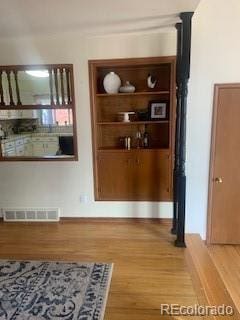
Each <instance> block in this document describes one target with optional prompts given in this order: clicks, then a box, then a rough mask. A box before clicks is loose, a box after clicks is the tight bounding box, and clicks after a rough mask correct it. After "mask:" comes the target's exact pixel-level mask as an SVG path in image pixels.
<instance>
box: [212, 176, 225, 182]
mask: <svg viewBox="0 0 240 320" xmlns="http://www.w3.org/2000/svg"><path fill="white" fill-rule="evenodd" d="M214 181H215V182H216V183H222V182H223V180H222V178H221V177H217V178H215V179H214Z"/></svg>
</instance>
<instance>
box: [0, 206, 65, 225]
mask: <svg viewBox="0 0 240 320" xmlns="http://www.w3.org/2000/svg"><path fill="white" fill-rule="evenodd" d="M59 218H60V209H59V208H21V209H19V208H18V209H17V208H7V209H6V208H5V209H3V219H4V221H15V222H16V221H33V222H34V221H36V222H37V221H38V222H39V221H41V222H50V221H52V222H53V221H59Z"/></svg>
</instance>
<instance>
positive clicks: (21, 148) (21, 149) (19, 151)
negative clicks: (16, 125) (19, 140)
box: [16, 144, 24, 157]
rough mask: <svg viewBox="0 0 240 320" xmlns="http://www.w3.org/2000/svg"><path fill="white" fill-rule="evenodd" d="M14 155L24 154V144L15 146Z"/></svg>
mask: <svg viewBox="0 0 240 320" xmlns="http://www.w3.org/2000/svg"><path fill="white" fill-rule="evenodd" d="M16 155H17V156H18V157H23V156H24V145H23V144H22V145H20V146H16Z"/></svg>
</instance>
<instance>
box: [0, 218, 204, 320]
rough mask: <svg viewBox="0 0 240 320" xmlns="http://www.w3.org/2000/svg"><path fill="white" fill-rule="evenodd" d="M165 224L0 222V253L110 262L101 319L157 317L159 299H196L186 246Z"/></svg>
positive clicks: (1, 255) (181, 301)
mask: <svg viewBox="0 0 240 320" xmlns="http://www.w3.org/2000/svg"><path fill="white" fill-rule="evenodd" d="M169 229H170V226H168V225H163V224H160V223H159V222H154V221H151V220H146V221H143V220H140V221H138V220H85V221H83V220H76V221H74V220H70V221H63V222H60V223H56V224H55V223H52V224H50V223H48V224H46V223H43V224H36V223H35V224H26V223H25V224H22V223H18V224H17V223H14V224H11V223H0V234H1V237H0V258H1V259H6V258H7V259H29V260H34V259H36V260H65V261H95V262H96V261H99V262H113V263H114V270H113V277H112V282H111V288H110V294H109V298H108V303H107V309H106V313H105V320H135V319H136V320H150V319H151V320H155V319H162V318H163V317H162V316H161V315H160V312H159V310H160V304H161V303H169V304H171V303H174V304H181V305H194V304H196V303H197V302H198V301H197V297H196V294H195V291H194V289H193V285H192V280H191V277H190V274H189V272H188V269H187V262H186V256H185V254H184V253H185V252H186V249H182V248H176V247H174V246H173V240H174V237H173V236H171V235H170V233H169ZM184 318H185V317H184ZM164 319H181V318H180V317H167V316H166V317H164ZM191 319H197V317H191Z"/></svg>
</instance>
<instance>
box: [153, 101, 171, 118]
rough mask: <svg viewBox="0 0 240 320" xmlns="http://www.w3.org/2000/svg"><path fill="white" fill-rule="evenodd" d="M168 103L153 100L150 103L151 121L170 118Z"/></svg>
mask: <svg viewBox="0 0 240 320" xmlns="http://www.w3.org/2000/svg"><path fill="white" fill-rule="evenodd" d="M167 111H168V101H163V100H153V101H150V102H149V116H150V120H164V119H167V117H168V112H167Z"/></svg>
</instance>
